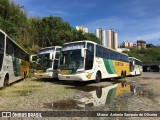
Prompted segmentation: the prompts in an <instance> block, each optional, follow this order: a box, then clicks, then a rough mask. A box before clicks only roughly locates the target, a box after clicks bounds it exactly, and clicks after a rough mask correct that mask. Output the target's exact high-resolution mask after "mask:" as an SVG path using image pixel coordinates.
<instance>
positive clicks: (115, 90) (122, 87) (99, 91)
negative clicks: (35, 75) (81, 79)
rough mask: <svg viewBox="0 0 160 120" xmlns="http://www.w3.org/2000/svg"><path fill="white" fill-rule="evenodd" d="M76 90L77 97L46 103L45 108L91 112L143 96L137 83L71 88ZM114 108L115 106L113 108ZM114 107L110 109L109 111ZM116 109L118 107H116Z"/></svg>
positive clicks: (124, 82)
mask: <svg viewBox="0 0 160 120" xmlns="http://www.w3.org/2000/svg"><path fill="white" fill-rule="evenodd" d="M70 88H72V89H76V96H74V98H72V99H66V100H60V101H56V102H52V103H44V104H43V105H44V108H49V109H52V110H82V109H83V110H85V109H87V110H89V109H92V108H93V107H97V106H103V107H104V106H110V105H113V104H114V105H115V106H117V105H116V103H117V102H116V101H118V100H119V101H120V102H119V103H118V104H120V103H121V101H122V100H121V99H122V98H123V102H124V98H126V99H127V98H129V97H131V96H134V95H139V94H141V95H143V94H144V93H146V92H142V87H141V86H140V85H139V84H138V83H137V82H135V81H127V80H122V81H119V82H118V83H114V82H113V84H112V85H109V86H81V87H70ZM112 107H113V106H112ZM112 107H109V109H110V108H111V109H112ZM114 108H116V107H114Z"/></svg>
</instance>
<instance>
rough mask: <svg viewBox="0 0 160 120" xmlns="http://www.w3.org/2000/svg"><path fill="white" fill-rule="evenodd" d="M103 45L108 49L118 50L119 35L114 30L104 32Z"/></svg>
mask: <svg viewBox="0 0 160 120" xmlns="http://www.w3.org/2000/svg"><path fill="white" fill-rule="evenodd" d="M102 36H103V37H102V45H103V46H105V47H108V48H113V49H117V48H118V34H117V33H116V32H115V31H114V30H113V29H110V30H103V35H102Z"/></svg>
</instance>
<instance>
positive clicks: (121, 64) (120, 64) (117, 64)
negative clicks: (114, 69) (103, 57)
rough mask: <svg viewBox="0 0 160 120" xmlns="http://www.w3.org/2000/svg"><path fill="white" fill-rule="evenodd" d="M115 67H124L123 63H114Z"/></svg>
mask: <svg viewBox="0 0 160 120" xmlns="http://www.w3.org/2000/svg"><path fill="white" fill-rule="evenodd" d="M115 65H116V66H124V63H122V62H115Z"/></svg>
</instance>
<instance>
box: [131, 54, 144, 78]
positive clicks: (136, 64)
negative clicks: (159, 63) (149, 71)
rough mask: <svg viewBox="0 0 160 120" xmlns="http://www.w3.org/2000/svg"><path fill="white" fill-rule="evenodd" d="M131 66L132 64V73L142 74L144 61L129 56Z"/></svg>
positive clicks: (133, 74) (132, 74)
mask: <svg viewBox="0 0 160 120" xmlns="http://www.w3.org/2000/svg"><path fill="white" fill-rule="evenodd" d="M129 66H130V75H131V76H135V75H141V74H142V71H143V69H142V61H141V60H139V59H137V58H134V57H129Z"/></svg>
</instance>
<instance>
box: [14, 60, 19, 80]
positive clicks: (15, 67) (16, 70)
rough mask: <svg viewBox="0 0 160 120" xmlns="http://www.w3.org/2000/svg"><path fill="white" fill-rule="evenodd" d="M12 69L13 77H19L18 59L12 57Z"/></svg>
mask: <svg viewBox="0 0 160 120" xmlns="http://www.w3.org/2000/svg"><path fill="white" fill-rule="evenodd" d="M13 68H14V75H15V76H16V77H17V76H20V62H19V59H18V58H16V57H13Z"/></svg>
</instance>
